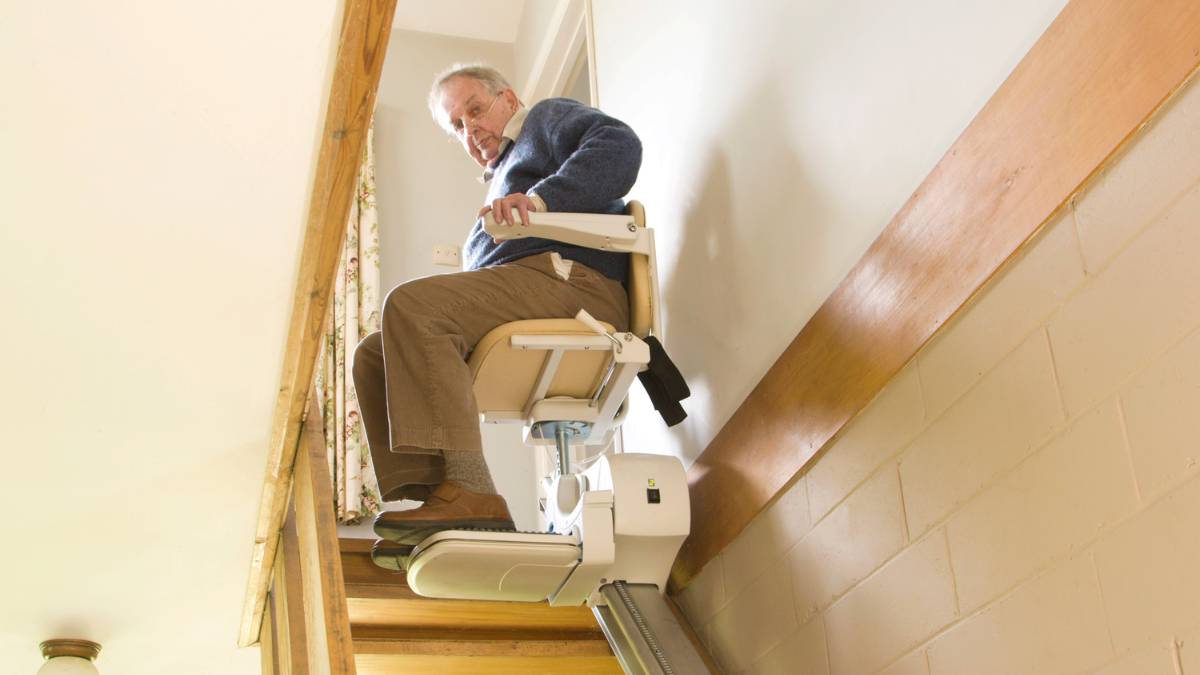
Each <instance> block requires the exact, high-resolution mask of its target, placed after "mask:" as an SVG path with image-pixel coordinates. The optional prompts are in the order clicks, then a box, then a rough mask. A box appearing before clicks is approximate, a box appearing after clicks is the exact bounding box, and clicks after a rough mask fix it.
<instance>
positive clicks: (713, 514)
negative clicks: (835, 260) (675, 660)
mask: <svg viewBox="0 0 1200 675" xmlns="http://www.w3.org/2000/svg"><path fill="white" fill-rule="evenodd" d="M1198 62H1200V3H1198V2H1196V0H1071V2H1069V3H1068V4H1067V6H1066V7H1065V8H1064V9H1063V11H1062V12H1061V13H1060V14H1059V16H1058V17H1057V18H1056V19H1055V21H1054V22H1053V23H1052V24H1051V25H1050V27H1049V29H1047V31H1046V32H1045V34H1043V35H1042V37H1041V38H1040V39H1039V40H1038V42H1037V43H1036V44H1035V45H1034V47H1033V48H1032V49H1031V50H1030V51H1029V53H1028V54H1027V55H1026V56H1025V58H1024V59H1023V60H1022V61H1021V63H1020V64H1018V65H1017V67H1016V69H1015V70H1014V71H1013V72H1012V74H1011V75H1010V76H1009V77H1008V79H1007V80H1006V81H1005V82H1004V84H1003V85H1002V86H1001V87H1000V89H999V90H998V91H997V92H996V94H995V95H994V96H993V97H992V99H991V100H990V101H989V102H988V103H987V105H986V106H985V107H984V108H983V110H982V111H981V112H980V113H979V115H978V116H977V117H976V118H975V119H974V120H973V121H972V122H971V124H970V125H969V126H968V127H967V129H966V131H964V132H963V134H962V136H960V137H959V138H958V140H957V141H956V142H955V143H954V145H953V146H952V147H951V148H950V150H949V152H947V153H946V155H945V156H944V157H943V158H942V159H941V161H940V162H939V163H938V164H937V166H935V167H934V169H933V171H932V173H930V174H929V176H928V177H927V178H926V179H925V181H924V182H923V183H922V184H921V186H920V187H919V188H918V189H917V191H916V193H915V194H913V195H912V197H911V198H910V199H909V200H908V202H907V203H906V204H905V205H904V207H903V208H902V209H901V210H900V212H899V213H898V214H897V215H896V216H895V218H894V219H893V220H892V221H891V222H890V223H889V224H888V225H887V227H886V228H885V229H884V230H883V232H882V234H880V236H879V238H878V239H877V240H876V241H875V242H874V243H873V244H872V246H871V247H870V249H869V250H868V251H867V252H866V254H865V255H864V256H863V257H862V259H861V260H860V261H859V262H858V264H857V265H856V266H855V267H854V269H853V270H852V271H851V272H850V273H849V274H848V275H847V276H846V278H845V279H844V280H843V281H842V283H841V285H840V286H838V288H837V289H836V290H835V291H834V292H833V294H832V295H831V296H830V297H829V299H828V300H826V302H825V303H824V304H823V305H822V306H821V308H820V309H819V310H818V311H817V313H816V314H815V315H814V316H813V317H812V319H811V320H810V321H809V322H808V324H807V325H806V326H805V327H804V329H803V330H801V332H800V334H799V335H798V336H797V337H796V338H795V340H794V341H793V342H792V343H791V345H790V346H788V348H787V349H786V350H785V351H784V353H783V355H782V356H780V357H779V359H778V360H777V361H776V362H775V364H774V365H773V366H772V367H771V368H770V370H769V371H768V372H767V374H766V376H765V377H764V378H763V379H762V381H761V382H760V383H759V384H758V386H757V387H755V389H754V390H753V391H752V392H751V394H750V395H749V396H748V397H747V398H746V400H745V401H744V402H743V403H742V405H741V407H740V408H738V410H737V411H736V412H735V413H734V415H733V416H732V417H731V418H730V420H729V421H728V422H727V423H726V424H725V426H724V427H723V428H722V429H721V431H720V432H719V433H718V434H717V436H716V437H715V438H714V439H713V441H712V442H711V443H710V444H709V446H708V447H707V448H706V449H705V451H704V452H703V453H702V454H701V455H700V457H699V458H698V459H697V460H696V462H695V463H694V464H693V466H692V467H691V469H690V471H689V482H690V484H691V495H692V523H693V528H694V529H693V532H692V535H691V536H690V537H689V538H688V540H687V541H686V542H685V544H684V546H683V549H682V551H681V552H680V555H679V557H678V559H677V560H676V564H675V568H674V569H673V571H672V581H673V584H674V587H675V588H681V587H682V586H685V585H686V584H687V583H688V581H689V580H690V579H691V578H692V577H693V576H694V575H695V574H696V573H697V572H699V571H700V569H701V568H703V567H704V565H705V564H706V563H707V562H708V561H709V560H711V559H712V558H713V557H714V556H715V555H716V554H717V553H719V552H720V551H721V550H722V549H723V548H724V547H725V546H726V545H728V544H729V543H730V542H731V541H732V540H733V538H734V537H735V536H736V535H737V534H738V533H739V532H740V531H741V530H742V529H743V528H744V527H745V526H746V525H747V524H748V523H749V522H750V520H751V519H752V518H753V517H754V516H755V515H756V514H757V513H758V512H759V511H761V510H762V509H763V508H765V507H766V506H767V505H768V504H769V503H770V502H771V500H772V499H773V498H774V497H775V496H776V495H778V494H780V493H781V492H782V491H783V490H785V489H786V488H787V487H788V486H789V485H790V484H791V483H792V481H793V480H794V479H795V478H797V477H798V476H799V475H800V472H801V471H803V470H804V468H805V466H806V465H807V464H808V463H809V462H811V461H812V460H813V459H814V458H815V457H816V456H817V455H818V453H819V452H820V451H821V450H822V449H823V448H825V447H827V446H828V445H829V444H830V441H832V440H833V439H834V437H835V436H836V435H837V434H838V433H839V432H840V431H841V430H842V429H843V428H844V427H845V425H846V424H847V423H849V422H850V420H851V419H852V418H853V417H854V416H855V415H857V414H858V413H859V412H860V411H861V410H862V409H863V408H864V407H865V406H866V405H867V404H868V403H869V402H870V401H871V400H872V399H873V398H874V397H875V396H876V394H878V393H879V392H880V391H881V390H882V389H883V387H884V386H885V385H886V384H887V382H888V381H889V380H890V379H891V378H892V377H893V376H894V375H895V374H896V373H897V372H899V371H900V369H901V368H903V367H904V365H905V364H906V363H907V362H908V361H909V360H910V359H912V358H913V357H914V356H915V355H916V354H917V352H918V350H920V349H921V347H922V346H923V345H925V344H926V342H928V341H929V339H930V338H932V337H933V335H934V334H935V333H936V332H937V331H938V329H939V328H941V327H942V326H943V325H945V323H946V322H947V321H948V320H949V319H950V318H951V317H952V316H953V315H954V314H955V313H956V312H957V311H958V310H959V309H960V308H962V307H963V306H964V305H965V304H966V303H967V301H968V300H969V299H970V298H971V296H972V295H973V294H975V293H976V292H977V291H978V290H979V289H980V288H981V287H982V286H983V285H984V284H985V283H986V282H987V281H988V279H989V278H991V277H992V275H993V274H995V273H996V271H997V270H998V269H999V268H1000V267H1001V266H1002V265H1003V264H1004V263H1005V261H1007V260H1008V259H1009V258H1010V257H1012V256H1013V255H1014V254H1015V253H1016V252H1017V251H1018V249H1019V248H1020V247H1021V246H1022V245H1023V244H1024V242H1026V241H1028V240H1029V239H1030V238H1031V237H1032V236H1033V235H1035V234H1036V233H1037V231H1038V230H1039V229H1040V228H1041V227H1042V225H1043V224H1044V223H1046V222H1047V221H1048V220H1049V219H1050V218H1051V216H1052V215H1053V214H1054V213H1055V212H1056V211H1057V210H1058V209H1059V208H1060V207H1062V205H1064V204H1065V203H1066V202H1067V201H1068V200H1069V199H1070V198H1071V197H1072V196H1073V195H1074V194H1075V193H1076V192H1077V191H1079V190H1080V189H1081V187H1082V186H1083V185H1084V184H1085V183H1086V181H1087V180H1088V179H1089V178H1090V177H1091V176H1092V175H1093V174H1095V173H1096V172H1097V171H1098V170H1099V169H1100V168H1101V167H1102V166H1103V165H1104V164H1105V162H1106V161H1107V160H1108V159H1109V158H1110V157H1112V156H1113V154H1114V153H1115V152H1116V151H1117V150H1118V148H1119V147H1120V146H1121V145H1122V144H1123V143H1124V142H1125V141H1126V140H1127V139H1129V138H1130V137H1131V136H1132V134H1133V133H1134V132H1135V131H1136V130H1137V129H1138V128H1139V127H1140V126H1141V125H1142V124H1144V123H1145V122H1146V121H1147V120H1148V119H1149V118H1150V116H1151V115H1152V114H1153V113H1154V112H1155V111H1156V110H1157V109H1158V108H1159V107H1160V106H1161V105H1162V104H1163V103H1164V102H1165V101H1166V100H1167V99H1168V98H1169V97H1170V95H1171V94H1172V93H1173V92H1174V91H1175V90H1176V89H1177V88H1178V87H1180V86H1181V85H1182V84H1183V83H1184V82H1185V81H1186V79H1187V78H1188V77H1189V75H1190V74H1191V73H1192V72H1193V71H1194V70H1195V69H1196V66H1197V63H1198Z"/></svg>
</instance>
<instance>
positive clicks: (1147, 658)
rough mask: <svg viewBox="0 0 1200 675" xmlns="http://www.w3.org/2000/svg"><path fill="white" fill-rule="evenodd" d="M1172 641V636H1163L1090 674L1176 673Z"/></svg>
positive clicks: (1162, 674) (1173, 674)
mask: <svg viewBox="0 0 1200 675" xmlns="http://www.w3.org/2000/svg"><path fill="white" fill-rule="evenodd" d="M1174 642H1175V639H1174V638H1170V639H1168V638H1163V639H1161V640H1159V642H1158V644H1155V645H1151V646H1149V647H1146V648H1145V649H1141V650H1139V651H1136V652H1133V653H1132V654H1126V655H1125V656H1123V657H1121V658H1119V659H1117V660H1116V661H1114V662H1113V663H1110V664H1108V665H1107V666H1104V667H1103V668H1100V669H1099V670H1096V671H1093V673H1092V675H1178V673H1177V672H1176V671H1175V645H1174ZM1185 672H1186V671H1185Z"/></svg>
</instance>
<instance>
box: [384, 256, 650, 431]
mask: <svg viewBox="0 0 1200 675" xmlns="http://www.w3.org/2000/svg"><path fill="white" fill-rule="evenodd" d="M558 269H561V266H559V267H557V268H556V266H555V265H554V262H553V260H552V254H549V253H547V254H542V255H538V256H532V257H530V258H524V259H522V260H520V261H517V262H516V263H512V264H508V265H499V266H496V267H487V268H484V269H479V270H474V271H471V272H462V273H458V274H444V275H437V276H431V277H425V278H423V279H417V280H415V281H411V282H408V283H405V284H402V285H400V286H398V287H396V288H395V289H394V290H393V291H392V292H391V293H390V294H389V295H388V298H387V300H386V301H385V303H384V307H383V322H382V323H383V336H382V348H383V361H384V365H385V368H384V369H385V373H386V389H387V397H386V400H387V409H388V419H389V422H390V424H389V430H390V433H391V438H390V441H391V446H392V448H393V449H394V450H395V449H397V448H399V447H401V446H415V447H418V448H436V449H448V450H468V451H475V452H479V451H481V450H482V447H481V441H480V432H479V412H478V409H477V408H476V405H475V395H474V392H473V389H472V384H473V382H472V377H471V372H470V369H469V367H468V366H467V356H468V354H469V353H470V350H471V348H473V347H474V345H475V344H476V343H477V342H478V341H479V340H480V339H481V338H482V337H483V336H484V335H485V334H486V333H487V332H488V331H490V330H492V329H493V328H495V327H497V326H499V325H501V324H504V323H508V322H510V321H519V320H523V319H538V318H551V317H571V316H574V315H575V313H576V312H578V311H579V310H580V309H586V310H588V312H589V313H591V314H592V315H593V316H595V317H596V318H598V319H600V320H601V321H607V322H609V323H611V324H613V325H615V326H617V327H619V328H624V327H625V326H627V325H628V322H629V320H628V314H629V307H628V300H627V299H626V296H625V290H624V288H623V287H622V286H621V284H619V283H617V282H615V281H613V280H611V279H608V278H607V277H605V276H603V275H602V274H600V273H599V272H596V271H595V270H592V269H589V268H587V267H585V266H584V265H582V264H578V263H574V264H572V265H570V270H569V276H568V277H567V278H565V279H564V278H563V277H562V276H560V274H559V272H558V271H557V270H558Z"/></svg>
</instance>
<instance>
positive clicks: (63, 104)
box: [0, 0, 340, 675]
mask: <svg viewBox="0 0 1200 675" xmlns="http://www.w3.org/2000/svg"><path fill="white" fill-rule="evenodd" d="M339 10H340V3H338V2H334V1H333V0H262V1H261V2H252V3H245V2H241V1H240V0H210V1H209V2H204V3H174V2H172V3H164V2H158V1H157V0H129V1H126V2H120V3H94V2H88V1H86V0H67V1H66V2H61V3H59V2H56V3H16V4H10V5H9V6H7V7H6V8H5V12H4V14H5V20H4V21H3V22H0V74H2V75H3V78H4V81H5V83H6V92H5V96H4V97H3V100H2V102H0V119H3V120H4V121H3V123H0V148H3V150H2V151H0V177H2V178H3V181H4V185H5V194H4V198H3V199H0V280H2V283H3V284H4V286H5V288H6V289H7V290H6V292H5V298H4V305H3V307H4V315H5V330H4V331H2V332H0V335H2V337H0V349H2V350H3V354H4V357H3V362H4V366H3V375H4V377H3V382H4V393H3V394H0V396H2V397H3V398H2V400H0V410H3V422H4V424H3V438H4V453H5V454H4V456H5V459H6V463H5V464H6V466H5V469H4V471H2V472H0V512H3V513H4V514H5V517H4V525H3V529H2V530H0V532H2V533H3V537H4V550H5V555H4V556H3V557H0V597H2V598H3V608H4V609H3V611H2V612H0V672H3V673H6V674H10V673H11V674H12V675H23V674H28V675H32V674H33V673H34V672H35V671H36V670H37V668H38V667H39V664H40V662H41V657H40V655H39V653H38V648H37V645H38V642H40V641H41V640H44V639H47V638H50V637H78V638H84V639H90V640H95V641H97V642H100V643H101V644H102V645H103V651H102V652H101V655H100V659H99V661H98V666H99V668H100V671H101V673H106V674H109V673H111V674H118V673H119V674H121V675H162V674H164V673H170V674H171V675H213V674H215V673H220V674H221V675H243V674H247V675H248V674H250V673H258V672H259V654H258V650H257V649H254V648H251V649H238V648H237V646H236V640H237V634H238V627H239V622H240V616H241V610H242V601H243V596H244V593H245V588H246V582H247V578H248V571H249V568H250V558H251V545H252V543H253V541H254V527H255V523H256V519H257V514H258V502H259V495H260V491H261V488H262V480H263V472H264V468H265V465H266V454H267V443H268V432H269V427H270V421H271V413H272V410H273V406H274V399H275V390H276V388H277V387H278V383H279V381H280V368H281V365H282V360H283V345H284V337H285V332H286V327H287V318H288V314H289V311H290V305H291V294H292V288H293V286H294V277H295V274H296V264H297V260H298V258H299V247H300V243H301V238H302V232H303V225H304V217H305V210H306V207H307V202H308V191H309V188H310V185H311V181H312V174H313V171H314V166H315V159H316V150H317V147H318V140H319V139H318V137H319V129H320V121H321V111H322V109H323V107H324V104H325V96H326V90H327V83H328V80H329V75H330V71H329V69H330V64H331V63H332V56H333V53H332V52H333V46H334V44H333V40H334V36H335V35H336V30H337V27H338V26H339V24H340V11H339Z"/></svg>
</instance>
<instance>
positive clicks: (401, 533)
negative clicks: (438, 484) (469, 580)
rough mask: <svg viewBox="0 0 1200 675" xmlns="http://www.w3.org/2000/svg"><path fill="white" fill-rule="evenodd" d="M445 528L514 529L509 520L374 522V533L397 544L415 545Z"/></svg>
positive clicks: (514, 526)
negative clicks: (401, 523)
mask: <svg viewBox="0 0 1200 675" xmlns="http://www.w3.org/2000/svg"><path fill="white" fill-rule="evenodd" d="M446 530H500V531H515V530H516V525H514V524H513V522H512V521H511V520H494V519H487V520H478V519H475V520H453V521H447V520H427V521H412V522H407V523H404V524H403V525H388V524H386V523H376V524H375V534H377V535H379V536H380V538H382V539H387V540H388V541H390V542H394V543H397V544H410V545H413V546H415V545H417V544H419V543H421V542H422V541H424V540H425V539H426V538H428V537H430V536H432V535H434V534H437V533H438V532H444V531H446Z"/></svg>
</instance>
